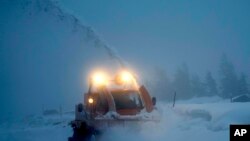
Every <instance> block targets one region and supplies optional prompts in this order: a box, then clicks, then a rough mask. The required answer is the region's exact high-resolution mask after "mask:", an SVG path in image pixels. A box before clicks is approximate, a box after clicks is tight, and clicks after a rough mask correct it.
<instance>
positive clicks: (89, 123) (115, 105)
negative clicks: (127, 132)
mask: <svg viewBox="0 0 250 141" xmlns="http://www.w3.org/2000/svg"><path fill="white" fill-rule="evenodd" d="M89 82H90V84H89V89H88V92H87V93H85V94H84V102H83V104H82V103H80V104H78V105H76V107H75V120H74V121H72V122H71V125H72V127H73V129H74V132H75V131H77V130H78V129H80V128H84V129H81V130H85V129H89V128H88V127H91V129H93V130H94V131H97V130H98V131H100V130H103V129H105V128H108V127H110V126H116V125H122V126H125V125H126V124H129V123H131V124H135V123H139V122H144V121H156V120H158V119H155V116H154V114H152V113H153V111H154V110H156V109H155V104H156V99H155V98H154V97H153V98H151V96H150V95H149V92H148V91H147V89H146V88H145V87H144V86H143V85H142V86H139V85H138V83H137V81H136V80H135V77H134V76H133V75H132V74H130V73H129V72H126V71H123V72H121V73H119V74H118V75H116V76H115V77H114V79H107V77H106V75H104V74H102V73H96V74H94V75H93V76H92V77H91V78H90V80H89ZM82 125H84V126H82Z"/></svg>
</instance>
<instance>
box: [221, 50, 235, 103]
mask: <svg viewBox="0 0 250 141" xmlns="http://www.w3.org/2000/svg"><path fill="white" fill-rule="evenodd" d="M219 73H220V78H221V96H222V97H224V98H230V97H234V96H237V95H238V94H239V93H238V84H237V83H238V80H237V75H236V72H235V69H234V66H233V64H232V62H230V61H229V60H228V59H227V56H226V55H225V54H223V56H222V58H221V63H220V71H219Z"/></svg>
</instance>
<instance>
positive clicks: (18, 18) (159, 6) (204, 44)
mask: <svg viewBox="0 0 250 141" xmlns="http://www.w3.org/2000/svg"><path fill="white" fill-rule="evenodd" d="M249 9H250V8H249V3H248V2H247V1H245V2H244V1H242V2H239V3H237V4H234V2H233V1H224V2H223V1H221V2H216V1H208V2H204V3H200V2H198V1H197V2H190V3H188V2H184V3H178V2H173V1H167V2H163V1H156V2H155V1H154V2H153V1H152V2H150V1H141V2H137V3H135V2H133V1H127V2H125V3H124V2H113V3H112V4H109V3H108V2H100V3H99V2H97V1H71V0H61V1H50V0H34V1H32V0H23V1H18V0H13V1H7V0H6V1H5V0H3V1H1V2H0V47H1V48H0V66H1V67H0V77H1V79H0V84H1V86H0V94H1V99H0V110H1V111H2V114H1V115H0V117H1V119H6V118H8V119H11V118H9V117H15V116H20V117H21V116H24V115H27V114H39V113H41V112H42V109H44V108H46V109H58V108H59V107H63V110H64V111H70V110H73V107H74V104H76V103H79V102H81V101H82V99H83V93H84V92H86V87H87V75H88V74H89V72H91V71H92V70H95V69H96V68H105V69H108V70H109V71H110V73H113V72H115V70H118V69H119V68H120V67H121V66H122V67H124V66H125V67H128V68H129V69H131V70H133V71H134V72H136V74H137V75H138V79H140V80H141V83H143V84H145V85H146V86H148V88H149V90H150V92H151V93H152V95H156V96H160V98H161V97H164V96H162V95H161V94H159V93H160V92H161V91H163V90H162V89H164V88H165V87H166V85H164V86H161V87H159V85H158V84H159V83H161V82H162V81H165V80H163V79H159V77H162V76H159V75H155V74H158V73H159V72H162V73H163V74H164V75H166V78H167V79H166V83H169V84H171V85H168V86H172V85H173V84H178V83H177V82H178V81H177V82H176V81H175V78H176V72H178V70H182V67H183V64H185V65H184V66H187V68H188V72H189V73H190V77H191V76H192V75H197V76H199V77H200V79H201V81H202V82H203V81H204V79H205V75H206V73H207V72H208V71H211V72H212V74H213V77H214V79H215V80H216V81H217V86H218V87H219V85H220V84H219V81H220V76H221V74H220V73H219V71H220V64H221V58H222V57H223V54H226V56H227V59H228V62H232V64H233V65H234V68H235V73H236V76H237V78H238V77H240V73H241V72H243V73H244V74H246V80H247V81H249V76H250V63H249V60H250V49H249V46H250V41H249V40H248V38H249V36H250V35H249V34H250V31H249V30H250V29H249V26H248V25H249V24H250V20H249V18H248V17H249V13H250V11H249ZM229 64H230V63H229ZM179 68H181V69H179ZM196 80H197V79H196ZM154 85H156V87H155V86H154ZM247 87H249V85H247ZM167 88H168V87H167ZM177 88H178V87H171V89H168V90H166V92H168V93H173V92H174V91H176V89H177ZM156 90H158V92H157V91H156ZM169 90H170V91H169ZM190 91H191V90H190ZM180 93H181V92H180ZM190 93H191V92H190ZM178 94H179V93H178ZM170 97H171V96H168V97H164V100H167V99H169V98H170ZM226 97H227V96H226Z"/></svg>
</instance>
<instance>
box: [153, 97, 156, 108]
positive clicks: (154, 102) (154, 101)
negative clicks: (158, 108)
mask: <svg viewBox="0 0 250 141" xmlns="http://www.w3.org/2000/svg"><path fill="white" fill-rule="evenodd" d="M152 103H153V105H154V106H155V105H156V98H155V97H152Z"/></svg>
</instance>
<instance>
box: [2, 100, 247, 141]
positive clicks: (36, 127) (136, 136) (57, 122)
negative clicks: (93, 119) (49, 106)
mask: <svg viewBox="0 0 250 141" xmlns="http://www.w3.org/2000/svg"><path fill="white" fill-rule="evenodd" d="M158 107H159V110H160V111H161V113H162V119H161V122H159V123H157V124H155V123H145V124H143V125H141V128H140V130H139V131H138V130H137V131H135V130H131V129H129V128H112V129H110V130H108V131H106V132H105V133H104V135H103V137H102V138H101V140H104V141H107V140H109V141H118V140H119V141H128V140H129V141H136V140H141V141H165V140H168V141H183V140H187V141H201V140H202V141H211V140H213V141H228V140H229V125H230V124H247V123H248V124H249V123H250V110H249V107H250V103H229V102H227V101H223V100H221V101H216V102H212V103H211V102H210V103H205V104H202V103H200V102H198V103H197V102H195V101H182V102H177V104H176V106H175V107H174V108H172V107H171V105H170V104H163V103H159V104H158ZM71 119H73V115H72V116H69V115H63V117H36V116H34V117H30V118H27V119H26V120H22V122H20V121H19V122H16V123H15V124H13V123H1V127H0V140H1V141H55V140H60V141H63V140H64V141H66V140H67V138H68V137H69V136H71V135H72V131H71V128H70V127H69V126H68V125H67V123H68V122H69V121H70V120H71Z"/></svg>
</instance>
